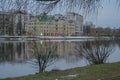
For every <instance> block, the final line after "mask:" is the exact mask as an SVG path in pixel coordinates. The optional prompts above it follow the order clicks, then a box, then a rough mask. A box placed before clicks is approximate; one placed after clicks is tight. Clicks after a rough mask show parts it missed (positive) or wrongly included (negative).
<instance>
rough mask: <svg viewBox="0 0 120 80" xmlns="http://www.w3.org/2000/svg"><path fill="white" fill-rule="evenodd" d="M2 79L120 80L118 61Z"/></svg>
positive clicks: (119, 63) (119, 64)
mask: <svg viewBox="0 0 120 80" xmlns="http://www.w3.org/2000/svg"><path fill="white" fill-rule="evenodd" d="M1 80H2V79H1ZM3 80H120V62H117V63H112V64H101V65H91V66H86V67H80V68H74V69H70V70H65V71H51V72H45V73H41V74H36V75H29V76H24V77H18V78H7V79H3Z"/></svg>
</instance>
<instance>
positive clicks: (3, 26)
mask: <svg viewBox="0 0 120 80" xmlns="http://www.w3.org/2000/svg"><path fill="white" fill-rule="evenodd" d="M13 25H14V18H13V15H11V14H9V13H7V12H0V35H13Z"/></svg>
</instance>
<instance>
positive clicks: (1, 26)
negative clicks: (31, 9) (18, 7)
mask: <svg viewBox="0 0 120 80" xmlns="http://www.w3.org/2000/svg"><path fill="white" fill-rule="evenodd" d="M29 18H30V15H28V14H27V13H25V12H22V11H15V10H14V11H9V12H0V35H23V34H24V33H25V25H26V22H27V21H28V20H29Z"/></svg>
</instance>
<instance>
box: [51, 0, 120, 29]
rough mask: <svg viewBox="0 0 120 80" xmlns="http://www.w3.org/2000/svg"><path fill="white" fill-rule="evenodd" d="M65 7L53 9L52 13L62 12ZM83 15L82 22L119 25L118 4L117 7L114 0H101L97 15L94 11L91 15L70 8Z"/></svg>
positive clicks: (115, 26)
mask: <svg viewBox="0 0 120 80" xmlns="http://www.w3.org/2000/svg"><path fill="white" fill-rule="evenodd" d="M65 11H66V10H65V8H62V9H61V10H60V9H57V8H56V9H55V11H54V10H53V13H54V14H58V13H61V14H64V12H65ZM71 11H72V12H76V13H79V14H81V15H83V16H84V22H86V21H91V22H93V23H94V24H95V25H96V26H97V27H111V28H119V27H120V6H119V7H118V5H117V3H116V0H103V2H102V7H101V8H100V9H99V12H98V15H97V14H96V13H94V14H91V15H87V16H86V15H84V12H82V11H78V10H77V8H76V9H74V10H71Z"/></svg>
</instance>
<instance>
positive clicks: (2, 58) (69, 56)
mask: <svg viewBox="0 0 120 80" xmlns="http://www.w3.org/2000/svg"><path fill="white" fill-rule="evenodd" d="M39 43H40V44H43V43H44V42H42V41H39ZM40 44H38V45H40ZM51 44H52V45H54V46H56V53H57V54H58V56H59V57H58V59H60V58H64V59H66V62H68V63H71V62H75V61H77V60H78V59H79V54H77V53H76V52H75V50H74V49H75V46H76V44H77V43H75V42H51ZM81 44H82V43H81ZM31 45H32V42H13V43H12V42H10V43H0V63H4V62H12V63H19V62H25V61H27V60H31V59H33V58H34V55H33V54H32V53H31V51H30V48H31Z"/></svg>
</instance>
